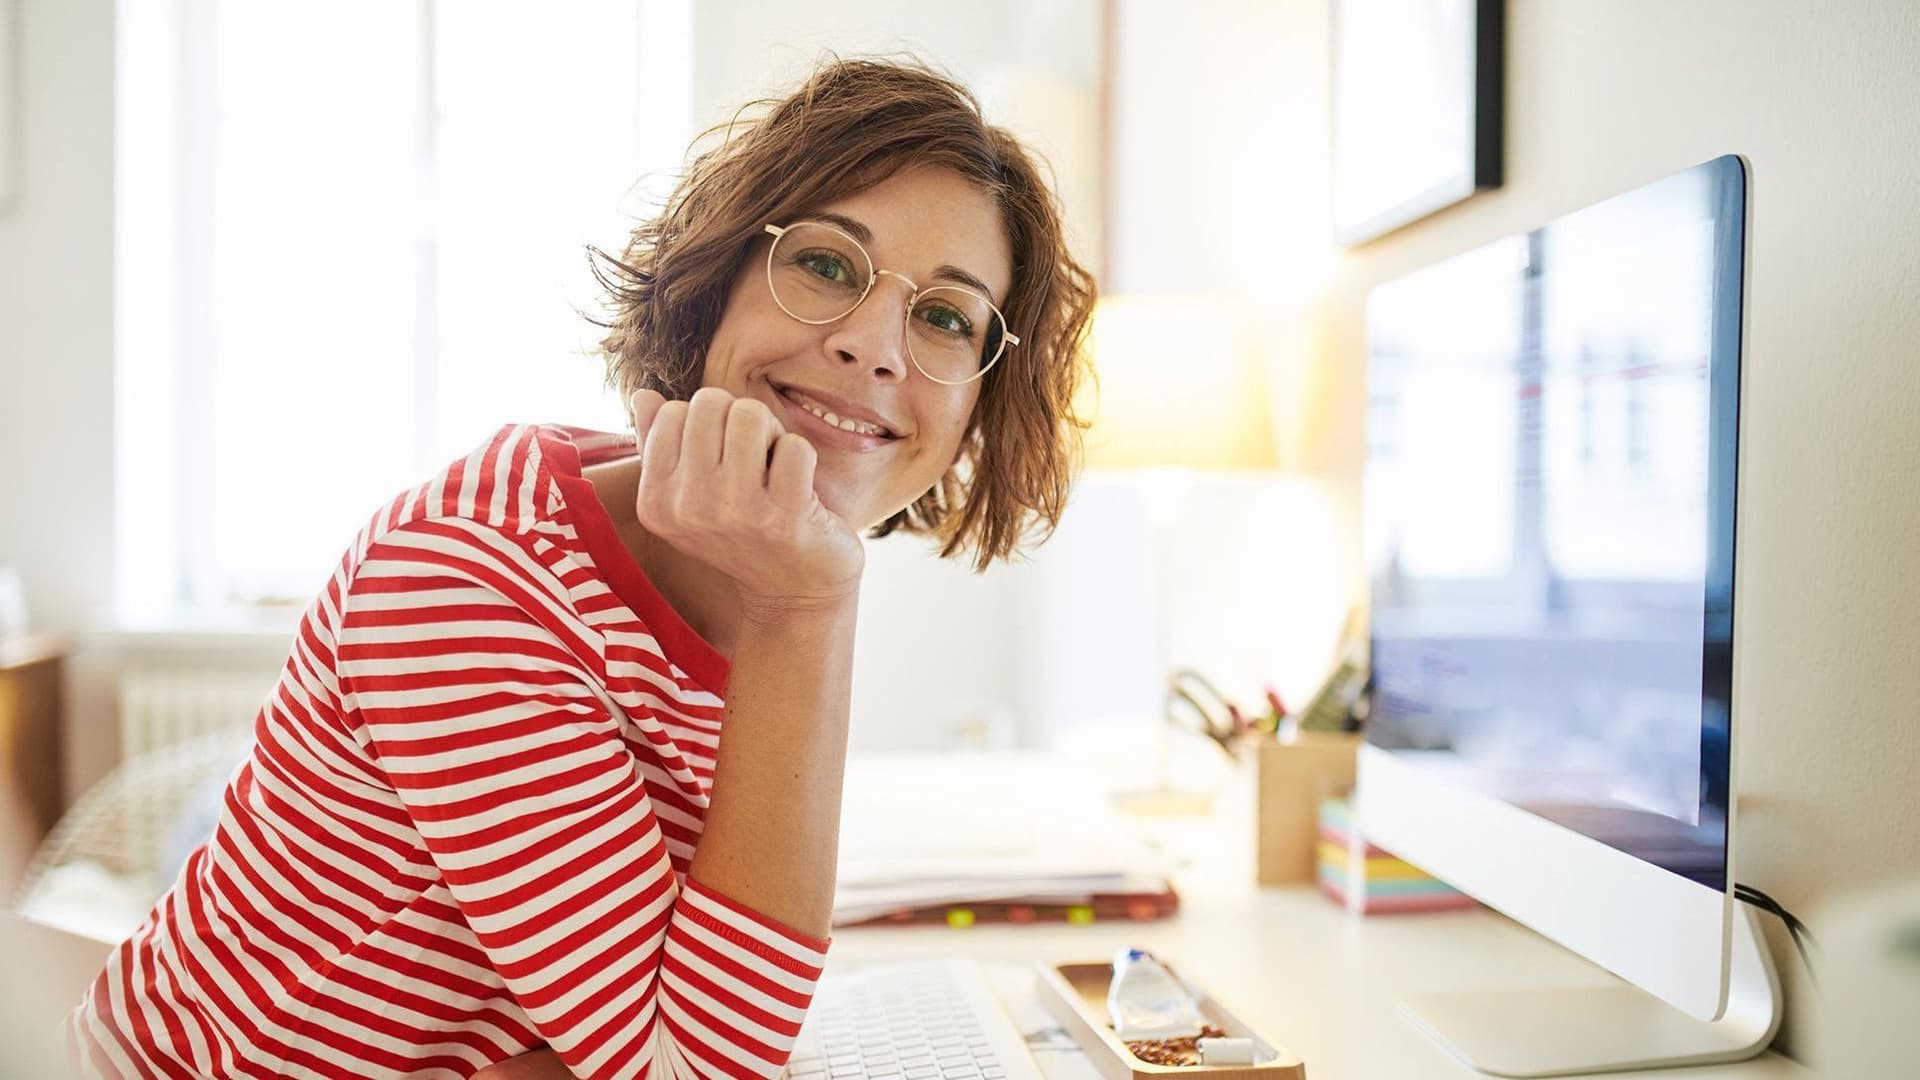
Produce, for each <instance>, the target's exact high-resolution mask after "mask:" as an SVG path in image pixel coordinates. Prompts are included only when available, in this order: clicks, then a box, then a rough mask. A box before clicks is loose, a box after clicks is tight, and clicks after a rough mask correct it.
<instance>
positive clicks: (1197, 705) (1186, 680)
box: [1166, 668, 1249, 758]
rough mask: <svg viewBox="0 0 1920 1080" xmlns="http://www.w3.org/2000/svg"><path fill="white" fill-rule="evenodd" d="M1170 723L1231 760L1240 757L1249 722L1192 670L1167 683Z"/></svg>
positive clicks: (1224, 697) (1177, 672)
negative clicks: (1199, 737) (1202, 738)
mask: <svg viewBox="0 0 1920 1080" xmlns="http://www.w3.org/2000/svg"><path fill="white" fill-rule="evenodd" d="M1166 710H1167V714H1166V719H1167V723H1168V724H1169V725H1171V726H1173V727H1177V728H1183V729H1185V730H1188V731H1192V732H1195V733H1197V734H1200V735H1204V736H1206V737H1207V738H1208V739H1211V740H1213V743H1214V745H1216V746H1218V747H1219V748H1220V750H1221V752H1222V753H1224V754H1226V755H1227V756H1228V757H1230V758H1238V757H1239V756H1240V747H1241V745H1242V739H1241V736H1243V735H1245V734H1246V732H1247V731H1248V730H1249V726H1248V724H1247V719H1246V717H1245V716H1243V715H1242V714H1241V712H1240V710H1239V708H1238V707H1237V706H1235V705H1234V704H1233V702H1231V701H1228V700H1227V698H1226V695H1224V694H1222V693H1221V692H1220V688H1219V687H1217V686H1215V685H1213V683H1212V682H1210V681H1208V680H1207V677H1206V676H1204V675H1202V674H1200V673H1199V672H1198V671H1195V670H1193V669H1192V668H1181V669H1180V670H1179V671H1176V672H1174V673H1173V674H1172V675H1171V676H1170V677H1169V678H1168V679H1167V701H1166Z"/></svg>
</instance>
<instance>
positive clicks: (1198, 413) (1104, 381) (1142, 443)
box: [1082, 295, 1276, 470]
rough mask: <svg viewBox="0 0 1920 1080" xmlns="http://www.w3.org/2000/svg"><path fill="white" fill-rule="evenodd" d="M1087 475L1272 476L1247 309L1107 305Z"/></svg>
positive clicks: (1097, 339)
mask: <svg viewBox="0 0 1920 1080" xmlns="http://www.w3.org/2000/svg"><path fill="white" fill-rule="evenodd" d="M1093 364H1094V370H1095V371H1096V372H1097V373H1098V376H1099V378H1098V380H1097V382H1098V385H1097V387H1096V388H1095V389H1096V391H1097V394H1098V397H1097V399H1096V400H1095V401H1093V402H1092V403H1091V407H1086V403H1083V407H1082V412H1083V414H1089V415H1091V416H1092V418H1093V427H1092V429H1091V430H1089V431H1088V432H1087V467H1088V468H1090V469H1101V470H1123V469H1152V468H1186V469H1272V468H1274V467H1275V465H1276V458H1275V452H1274V439H1273V423H1272V419H1271V416H1272V410H1271V406H1270V403H1269V401H1268V399H1267V381H1266V379H1265V377H1264V375H1263V372H1262V370H1261V365H1260V358H1259V356H1258V354H1257V350H1255V349H1254V348H1253V341H1252V338H1251V335H1250V333H1249V332H1248V327H1247V325H1246V319H1245V317H1244V315H1243V314H1242V312H1241V310H1240V308H1239V307H1238V306H1237V305H1235V304H1234V303H1232V302H1230V301H1228V300H1225V299H1223V298H1218V297H1211V296H1171V295H1137V296H1115V297H1108V298H1105V299H1103V300H1101V301H1100V304H1099V307H1097V308H1096V309H1095V311H1094V318H1093Z"/></svg>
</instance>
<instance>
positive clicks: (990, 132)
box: [592, 59, 1096, 570]
mask: <svg viewBox="0 0 1920 1080" xmlns="http://www.w3.org/2000/svg"><path fill="white" fill-rule="evenodd" d="M749 112H752V113H755V114H756V115H753V116H752V117H751V118H748V119H742V118H741V116H736V118H735V119H734V121H733V122H731V123H728V124H723V125H720V126H717V127H715V128H714V129H712V130H711V131H709V132H707V133H706V135H704V136H702V141H704V140H706V139H708V138H712V137H716V136H717V137H718V139H719V141H718V144H717V145H714V146H712V147H711V148H709V149H706V150H704V151H702V152H700V153H699V154H698V155H697V156H695V157H693V159H692V161H691V163H690V164H689V166H688V168H687V172H686V174H685V176H684V177H683V178H682V179H681V180H680V182H679V184H678V186H677V187H676V188H675V189H674V191H673V194H672V195H671V196H670V197H669V198H668V200H667V203H666V205H665V207H664V209H663V210H662V212H661V213H660V214H659V215H657V216H656V217H654V218H652V219H651V220H648V221H645V222H642V223H641V224H640V225H638V226H637V227H636V228H635V229H634V230H633V233H632V235H631V237H630V238H629V240H628V243H627V246H626V249H625V251H624V252H622V254H621V255H620V257H619V258H617V259H616V258H614V257H612V256H610V255H608V254H606V253H605V252H602V251H598V250H595V251H593V252H592V258H593V264H594V272H595V274H596V275H597V276H598V277H599V279H600V282H601V284H602V285H604V286H605V287H606V289H607V290H608V294H609V300H608V307H609V312H608V315H607V317H606V319H605V320H604V321H603V322H602V324H601V325H603V326H605V327H606V328H607V335H606V337H605V339H604V340H603V341H602V342H601V347H600V349H601V353H602V354H603V355H604V356H605V358H606V362H607V382H608V384H609V385H610V386H612V387H614V388H615V389H616V390H618V391H619V392H620V395H621V397H622V398H625V397H626V396H628V395H630V394H632V393H633V391H635V390H637V389H641V388H646V389H651V390H656V391H658V392H659V393H661V394H662V395H663V396H665V397H667V398H669V399H685V398H687V397H690V396H692V394H693V391H694V390H696V389H698V388H699V386H700V381H701V378H702V376H703V374H704V367H705V359H706V351H707V346H708V345H709V344H710V343H711V342H712V340H713V335H714V332H715V330H716V329H717V327H718V326H719V322H720V316H721V313H722V312H723V311H724V310H725V307H726V301H727V296H728V292H729V290H730V289H731V287H732V284H733V282H734V280H735V278H736V276H737V275H738V274H739V273H740V271H741V268H742V266H743V265H744V263H745V260H746V258H747V255H748V253H749V251H750V249H751V248H752V246H753V244H754V243H755V242H756V241H757V240H758V239H759V238H760V236H761V231H762V230H761V226H762V225H764V224H765V223H767V222H769V221H774V222H779V221H787V220H791V219H792V218H794V217H796V216H799V215H801V214H804V213H806V212H808V211H810V210H812V209H814V208H817V207H819V206H820V205H822V204H824V203H826V202H829V201H831V200H833V199H835V198H839V197H843V196H845V195H848V194H853V193H857V192H859V191H863V190H865V189H867V188H869V187H872V186H873V185H875V184H878V183H880V182H881V181H883V180H885V179H887V178H888V177H890V176H892V175H894V174H895V173H897V172H899V171H901V170H902V169H904V168H906V167H908V166H917V165H929V166H935V167H941V168H947V169H951V170H953V171H954V172H956V173H959V174H960V175H961V176H963V177H965V178H966V179H968V180H970V181H973V182H974V183H976V184H978V185H979V187H980V189H981V190H982V191H983V192H984V193H986V194H987V195H988V197H990V198H991V199H993V201H994V203H995V205H997V206H998V207H999V210H1000V216H1001V221H1002V223H1003V225H1004V227H1005V229H1006V233H1007V239H1008V241H1009V243H1010V246H1011V247H1012V249H1013V284H1012V287H1011V288H1010V290H1009V291H1008V294H1007V298H1006V303H1005V304H1003V305H1002V310H1003V311H1004V312H1005V314H1006V317H1007V322H1008V324H1009V326H1010V328H1011V329H1012V332H1013V333H1014V334H1016V335H1018V336H1019V338H1020V342H1021V343H1020V345H1019V347H1018V348H1017V349H1015V350H1013V351H1011V352H1009V353H1008V355H1007V356H1005V357H1003V358H1002V359H1001V361H1000V362H999V363H998V364H996V365H994V366H993V368H992V369H991V370H989V371H988V372H987V374H986V375H985V376H983V377H982V378H983V379H984V385H983V386H982V387H981V392H980V400H979V404H978V405H977V406H976V407H975V409H974V413H973V417H972V419H971V420H970V421H969V422H968V426H967V432H966V435H965V436H964V438H963V440H962V442H961V451H960V456H959V460H958V462H957V463H956V464H955V466H954V468H952V469H949V470H948V471H947V473H946V475H944V476H942V477H941V478H940V480H939V482H938V483H936V484H935V485H934V486H933V487H932V488H931V489H929V490H928V491H927V492H926V493H925V494H923V495H921V496H920V497H919V498H918V499H916V500H914V502H913V503H912V504H911V505H910V506H908V507H907V508H906V509H904V510H901V511H900V512H898V513H896V514H894V515H893V516H892V517H891V518H889V519H887V520H886V521H885V522H882V523H881V524H880V525H878V526H876V527H875V528H874V530H873V533H872V535H874V536H885V535H887V534H888V533H891V532H893V531H894V530H896V529H899V530H904V531H906V532H909V533H918V534H923V535H930V536H933V537H936V538H937V539H938V540H939V541H940V545H941V546H940V554H941V556H942V557H949V556H952V555H955V554H956V553H959V552H961V551H963V550H966V549H971V550H972V552H973V557H974V567H975V569H977V570H984V569H986V567H987V566H988V565H989V564H990V563H991V562H992V561H993V560H995V559H1003V558H1007V557H1008V556H1009V555H1011V554H1012V553H1013V552H1014V551H1015V550H1016V549H1017V548H1018V547H1019V546H1020V545H1021V544H1022V543H1023V542H1024V541H1027V540H1029V539H1031V540H1032V542H1034V543H1038V542H1039V541H1041V540H1044V539H1045V538H1046V537H1047V536H1048V535H1049V534H1051V533H1052V531H1053V528H1054V526H1056V525H1057V524H1058V523H1059V520H1060V514H1061V511H1062V510H1063V509H1064V508H1065V506H1066V499H1067V490H1068V486H1069V484H1070V482H1071V480H1072V476H1073V473H1074V471H1075V470H1076V469H1077V468H1078V465H1079V459H1080V452H1081V436H1082V433H1083V432H1084V430H1085V429H1086V426H1087V425H1086V421H1085V420H1084V419H1082V418H1081V417H1080V416H1078V415H1076V414H1075V412H1074V408H1073V403H1074V398H1075V394H1076V392H1077V390H1078V388H1079V386H1080V384H1081V380H1082V379H1083V378H1084V377H1086V375H1087V374H1088V372H1089V371H1090V368H1089V365H1088V360H1087V356H1086V351H1085V344H1086V335H1087V329H1088V324H1089V322H1090V321H1091V318H1092V311H1093V303H1094V297H1095V291H1096V289H1095V285H1094V280H1093V275H1091V274H1090V273H1088V272H1087V270H1086V268H1085V267H1083V266H1081V265H1080V264H1079V263H1078V262H1076V261H1075V260H1074V258H1073V256H1072V254H1071V253H1070V252H1068V250H1067V245H1066V236H1065V229H1064V226H1063V221H1062V215H1061V211H1060V207H1059V203H1058V202H1057V200H1056V199H1055V196H1054V194H1053V193H1052V191H1051V190H1050V189H1049V188H1048V187H1047V185H1046V183H1045V181H1043V180H1042V178H1041V173H1040V171H1039V169H1038V167H1037V165H1036V163H1035V161H1034V159H1033V157H1032V156H1031V155H1030V154H1029V153H1028V151H1027V150H1026V149H1025V148H1024V147H1022V146H1021V144H1020V143H1019V141H1018V140H1016V139H1015V138H1014V136H1013V135H1011V134H1010V133H1008V132H1007V131H1005V130H1004V129H1002V128H998V127H994V126H991V125H989V124H988V123H986V121H985V120H984V119H983V118H982V117H981V114H980V105H979V102H978V101H977V100H976V99H975V98H974V96H973V94H972V93H971V92H970V91H969V90H967V88H966V87H965V86H963V85H961V84H960V83H958V82H956V81H955V80H953V79H951V78H948V77H946V76H944V75H941V74H940V73H938V72H935V71H933V70H932V69H930V68H928V67H926V66H925V65H923V64H920V63H918V62H899V61H892V60H876V59H855V60H839V59H829V60H828V61H827V62H825V63H822V64H821V65H820V66H819V67H818V68H817V69H816V70H815V71H814V72H813V74H812V75H811V76H810V77H809V78H808V79H807V80H806V81H805V83H804V84H802V85H801V86H800V88H799V89H798V90H796V91H795V92H793V93H792V94H791V95H789V96H787V97H785V98H780V99H770V100H766V101H759V102H754V103H752V104H750V105H749V106H747V107H746V108H744V109H743V110H742V115H743V116H744V115H746V114H748V113H749ZM695 145H696V147H698V146H699V142H698V141H697V142H696V144H695ZM1030 534H1031V535H1030Z"/></svg>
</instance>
